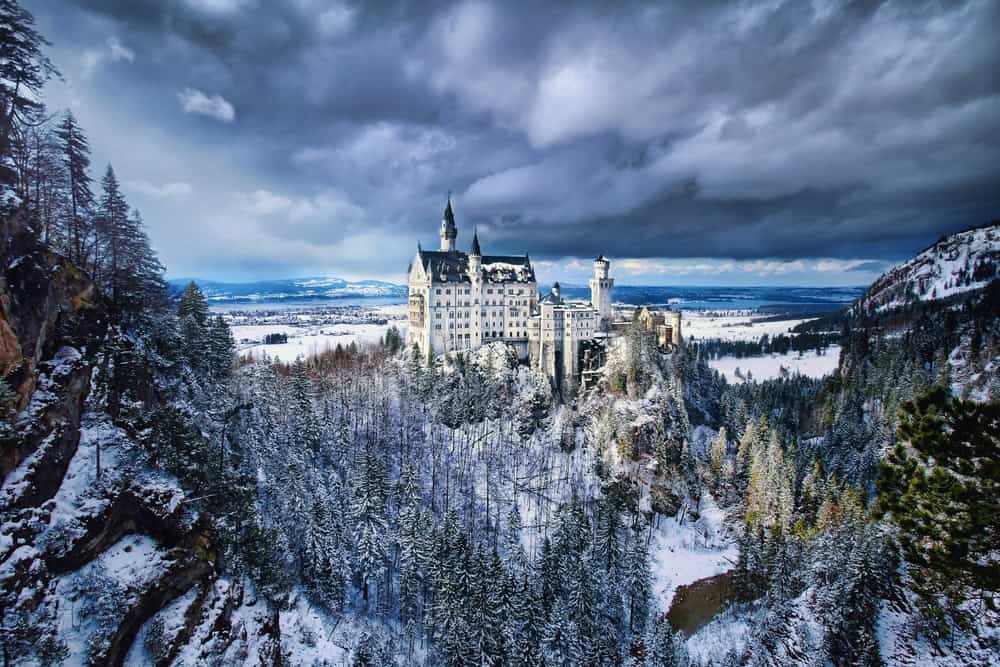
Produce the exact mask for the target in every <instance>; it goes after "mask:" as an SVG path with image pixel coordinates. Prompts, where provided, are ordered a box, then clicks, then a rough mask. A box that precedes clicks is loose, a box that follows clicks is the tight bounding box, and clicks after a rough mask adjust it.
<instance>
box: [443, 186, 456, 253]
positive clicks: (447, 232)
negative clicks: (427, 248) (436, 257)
mask: <svg viewBox="0 0 1000 667" xmlns="http://www.w3.org/2000/svg"><path fill="white" fill-rule="evenodd" d="M440 236H441V250H442V251H444V252H454V251H455V239H457V238H458V228H456V227H455V213H454V212H453V211H452V210H451V192H450V191H449V192H448V205H447V206H445V208H444V217H443V218H442V219H441V232H440Z"/></svg>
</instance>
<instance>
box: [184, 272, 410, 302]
mask: <svg viewBox="0 0 1000 667" xmlns="http://www.w3.org/2000/svg"><path fill="white" fill-rule="evenodd" d="M192 280H193V281H194V282H196V283H197V284H198V286H199V287H200V288H201V290H202V292H204V293H205V298H207V299H208V300H209V302H213V303H252V302H257V301H278V302H280V301H308V300H312V299H316V300H327V299H365V298H377V297H405V296H406V287H405V286H404V285H397V284H395V283H388V282H384V281H381V280H357V281H350V280H344V279H342V278H328V277H316V278H294V279H285V280H258V281H254V282H249V283H222V282H216V281H212V280H201V279H199V278H183V279H177V280H171V281H169V282H170V287H171V289H173V290H174V291H176V292H180V291H181V290H183V289H184V287H186V286H187V284H188V283H190V282H192Z"/></svg>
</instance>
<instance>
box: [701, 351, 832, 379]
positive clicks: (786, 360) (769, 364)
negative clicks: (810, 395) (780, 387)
mask: <svg viewBox="0 0 1000 667" xmlns="http://www.w3.org/2000/svg"><path fill="white" fill-rule="evenodd" d="M839 362H840V346H839V345H831V346H829V347H828V348H826V350H825V352H824V353H823V354H822V355H818V354H816V351H815V350H810V351H808V352H803V353H802V355H801V356H800V355H799V353H798V352H789V353H788V354H769V355H766V356H763V357H719V358H718V359H710V360H709V362H708V365H709V366H711V367H712V368H714V369H715V370H717V371H719V372H720V373H722V374H723V375H724V376H726V380H727V381H729V382H745V381H747V380H748V379H751V380H773V379H774V378H777V377H781V374H782V373H781V369H782V368H784V369H785V371H787V374H788V375H805V376H807V377H812V378H820V377H823V376H824V375H829V374H830V373H833V372H834V371H835V370H837V364H838V363H839ZM737 371H738V372H737ZM740 376H742V377H740Z"/></svg>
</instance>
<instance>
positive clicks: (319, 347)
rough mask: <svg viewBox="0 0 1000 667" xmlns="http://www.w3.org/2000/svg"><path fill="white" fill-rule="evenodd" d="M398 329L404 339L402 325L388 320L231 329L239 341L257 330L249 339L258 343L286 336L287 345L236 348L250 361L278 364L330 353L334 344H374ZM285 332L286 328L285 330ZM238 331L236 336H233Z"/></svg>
mask: <svg viewBox="0 0 1000 667" xmlns="http://www.w3.org/2000/svg"><path fill="white" fill-rule="evenodd" d="M392 326H395V327H396V328H397V329H399V332H400V334H401V335H402V336H404V337H405V336H406V323H405V322H402V321H389V322H388V323H387V324H328V325H324V326H320V327H314V328H311V329H299V328H296V327H289V326H284V325H276V326H274V327H270V326H269V325H256V326H247V327H242V326H237V327H233V337H234V338H236V339H237V340H240V339H241V338H242V337H243V333H242V332H243V330H244V329H254V330H260V331H261V332H260V333H257V334H256V335H255V336H254V337H253V338H254V339H255V340H261V339H262V338H263V337H264V335H265V334H267V333H286V334H288V342H287V343H276V344H273V345H263V344H254V343H245V344H243V345H241V346H240V353H241V354H250V355H251V356H253V357H254V358H260V357H262V356H264V355H265V354H266V355H267V356H269V357H271V358H272V359H280V360H282V361H294V360H295V359H297V358H299V357H302V358H303V359H304V358H306V357H310V356H313V355H316V354H319V353H321V352H325V351H327V350H333V349H334V348H336V347H337V345H341V346H343V347H347V346H348V345H350V344H351V343H355V342H356V343H357V344H358V345H361V344H363V343H377V342H378V341H380V340H382V339H383V338H385V332H386V331H388V330H389V328H390V327H392ZM286 329H288V330H287V331H286ZM237 331H240V334H237Z"/></svg>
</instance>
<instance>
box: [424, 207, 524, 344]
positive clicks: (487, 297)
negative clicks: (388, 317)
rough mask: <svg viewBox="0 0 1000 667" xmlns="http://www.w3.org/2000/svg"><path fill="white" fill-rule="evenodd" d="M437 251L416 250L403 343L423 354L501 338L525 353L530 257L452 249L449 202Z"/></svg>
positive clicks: (475, 243)
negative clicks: (405, 336)
mask: <svg viewBox="0 0 1000 667" xmlns="http://www.w3.org/2000/svg"><path fill="white" fill-rule="evenodd" d="M440 237H441V250H438V251H425V250H420V249H418V250H417V254H416V255H415V256H414V258H413V263H412V264H411V265H410V274H409V329H408V332H407V344H409V345H416V346H417V347H418V348H419V349H420V350H421V351H422V352H423V353H425V354H435V355H436V354H444V353H446V352H455V351H461V350H474V349H476V348H478V347H480V346H481V345H483V343H490V342H494V341H503V342H505V343H509V344H511V345H513V346H514V347H515V349H517V351H518V354H519V356H520V357H521V358H522V359H523V358H527V355H528V319H529V316H530V314H531V312H532V311H533V310H534V308H535V307H536V305H537V302H538V286H537V284H536V282H535V273H534V270H533V269H532V268H531V260H530V259H529V258H528V257H527V255H525V256H518V255H515V256H505V255H485V256H484V255H482V254H481V252H480V249H479V240H478V238H477V237H473V242H472V252H470V253H469V254H466V253H464V252H459V251H457V250H455V241H456V239H457V237H458V231H457V229H456V227H455V221H454V214H453V213H452V210H451V201H449V202H448V206H447V208H446V209H445V215H444V219H443V220H442V222H441V232H440Z"/></svg>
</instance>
